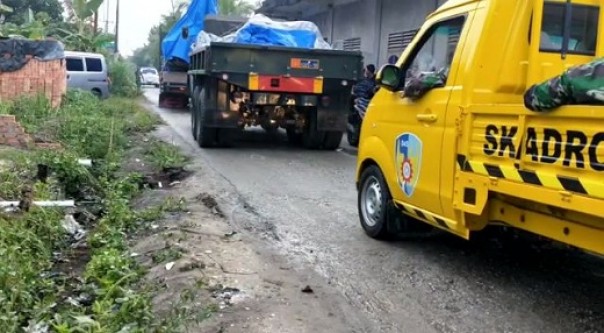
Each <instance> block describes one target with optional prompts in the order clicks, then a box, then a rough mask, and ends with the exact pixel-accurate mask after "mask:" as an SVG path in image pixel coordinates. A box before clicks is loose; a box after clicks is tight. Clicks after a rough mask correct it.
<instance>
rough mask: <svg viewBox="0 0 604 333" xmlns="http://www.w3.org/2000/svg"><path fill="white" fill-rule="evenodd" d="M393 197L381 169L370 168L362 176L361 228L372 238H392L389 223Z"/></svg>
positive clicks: (359, 203) (359, 198)
mask: <svg viewBox="0 0 604 333" xmlns="http://www.w3.org/2000/svg"><path fill="white" fill-rule="evenodd" d="M390 201H392V196H391V195H390V191H389V190H388V185H387V184H386V181H385V180H384V176H383V175H382V172H381V171H380V169H379V168H378V167H377V166H375V165H372V166H369V167H368V168H366V169H365V170H364V171H363V173H362V174H361V180H360V182H359V191H358V208H359V218H360V220H361V226H362V227H363V229H364V230H365V233H367V235H369V236H370V237H372V238H376V239H385V238H389V237H390V236H391V233H390V231H389V228H388V226H389V223H388V222H389V221H388V216H389V214H388V203H389V202H390Z"/></svg>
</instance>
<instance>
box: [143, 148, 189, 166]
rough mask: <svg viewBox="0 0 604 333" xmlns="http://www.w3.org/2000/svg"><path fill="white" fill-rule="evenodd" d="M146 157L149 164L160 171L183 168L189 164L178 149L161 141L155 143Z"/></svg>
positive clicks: (147, 151) (146, 153) (148, 150)
mask: <svg viewBox="0 0 604 333" xmlns="http://www.w3.org/2000/svg"><path fill="white" fill-rule="evenodd" d="M145 155H146V157H147V159H148V160H149V162H150V163H151V164H152V165H154V166H155V167H156V168H158V169H160V170H167V169H176V168H182V167H183V166H184V165H185V164H187V162H188V159H187V158H186V157H185V156H184V155H183V154H182V153H181V152H180V150H179V149H178V147H176V146H174V145H170V144H166V143H164V142H161V141H153V142H152V143H151V144H150V145H149V148H148V149H147V150H146V152H145Z"/></svg>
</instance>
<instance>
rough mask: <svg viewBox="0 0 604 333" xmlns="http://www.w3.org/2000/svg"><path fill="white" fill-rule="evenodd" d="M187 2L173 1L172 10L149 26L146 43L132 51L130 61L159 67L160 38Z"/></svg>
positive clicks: (172, 24) (177, 19)
mask: <svg viewBox="0 0 604 333" xmlns="http://www.w3.org/2000/svg"><path fill="white" fill-rule="evenodd" d="M187 4H188V3H187V2H186V1H173V5H174V7H173V10H172V12H171V13H170V14H168V15H163V16H162V18H161V21H160V23H159V24H158V25H156V26H154V27H153V28H151V31H149V37H148V39H147V43H146V44H145V46H143V47H141V48H139V49H137V50H135V51H134V52H133V54H132V57H131V58H130V61H132V62H133V63H135V64H137V65H138V66H141V67H143V66H154V67H155V68H161V56H160V45H161V38H163V37H164V36H165V35H166V34H167V33H168V32H169V31H170V30H171V29H172V27H173V26H174V25H175V24H176V23H177V22H178V21H179V20H180V19H181V17H182V15H183V14H184V12H185V10H186V8H187ZM160 35H161V36H160Z"/></svg>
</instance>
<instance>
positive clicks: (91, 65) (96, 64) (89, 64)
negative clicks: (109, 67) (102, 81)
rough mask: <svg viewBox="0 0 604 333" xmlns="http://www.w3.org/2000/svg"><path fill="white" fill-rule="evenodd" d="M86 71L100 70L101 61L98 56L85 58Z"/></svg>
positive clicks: (101, 68)
mask: <svg viewBox="0 0 604 333" xmlns="http://www.w3.org/2000/svg"><path fill="white" fill-rule="evenodd" d="M86 71H88V72H97V73H98V72H102V71H103V62H102V61H101V59H99V58H86Z"/></svg>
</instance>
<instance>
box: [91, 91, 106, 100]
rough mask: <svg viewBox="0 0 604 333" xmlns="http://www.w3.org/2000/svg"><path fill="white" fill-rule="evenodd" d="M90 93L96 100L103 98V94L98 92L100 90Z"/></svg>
mask: <svg viewBox="0 0 604 333" xmlns="http://www.w3.org/2000/svg"><path fill="white" fill-rule="evenodd" d="M91 92H92V94H93V95H94V96H96V98H101V97H103V93H101V91H100V90H98V89H92V91H91Z"/></svg>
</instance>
